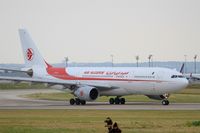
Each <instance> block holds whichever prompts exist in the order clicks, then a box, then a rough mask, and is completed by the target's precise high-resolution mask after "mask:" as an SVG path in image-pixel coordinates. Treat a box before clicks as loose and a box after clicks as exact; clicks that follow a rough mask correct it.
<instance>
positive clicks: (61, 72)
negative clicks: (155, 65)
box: [46, 66, 162, 82]
mask: <svg viewBox="0 0 200 133" xmlns="http://www.w3.org/2000/svg"><path fill="white" fill-rule="evenodd" d="M46 70H47V73H48V74H49V75H51V76H53V77H55V78H58V79H62V80H99V81H102V80H104V81H142V82H162V81H160V80H135V79H116V78H115V79H114V78H92V77H91V78H85V77H76V76H71V75H69V74H68V73H67V72H66V71H65V68H55V67H52V66H51V67H47V69H46Z"/></svg>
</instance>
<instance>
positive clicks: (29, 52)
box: [19, 29, 46, 67]
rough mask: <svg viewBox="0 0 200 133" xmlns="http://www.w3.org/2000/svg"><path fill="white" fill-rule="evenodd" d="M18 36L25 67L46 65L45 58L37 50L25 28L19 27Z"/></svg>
mask: <svg viewBox="0 0 200 133" xmlns="http://www.w3.org/2000/svg"><path fill="white" fill-rule="evenodd" d="M19 36H20V40H21V45H22V51H23V55H24V61H25V65H26V67H32V66H35V65H36V66H46V63H45V60H44V59H43V57H42V56H41V54H40V52H39V51H38V49H37V47H36V45H35V43H34V42H33V40H32V39H31V37H30V35H29V33H28V32H27V30H25V29H19Z"/></svg>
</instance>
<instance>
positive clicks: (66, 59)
mask: <svg viewBox="0 0 200 133" xmlns="http://www.w3.org/2000/svg"><path fill="white" fill-rule="evenodd" d="M68 61H69V58H68V57H65V67H68Z"/></svg>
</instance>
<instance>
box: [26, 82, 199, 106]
mask: <svg viewBox="0 0 200 133" xmlns="http://www.w3.org/2000/svg"><path fill="white" fill-rule="evenodd" d="M24 97H28V98H33V99H43V100H66V101H69V99H70V98H73V97H74V96H73V95H72V94H70V93H68V92H60V93H35V94H30V95H26V96H24ZM124 98H126V100H127V101H133V102H152V101H154V102H160V101H157V100H152V99H149V98H148V97H146V96H143V95H130V96H124ZM108 99H109V98H108V97H105V96H102V97H100V98H98V99H97V101H99V102H107V101H108ZM169 100H170V102H174V103H176V102H178V103H200V86H199V85H193V86H189V87H188V88H187V89H184V90H182V91H181V92H178V93H176V94H172V95H171V96H170V98H169Z"/></svg>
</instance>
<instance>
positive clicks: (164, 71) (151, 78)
mask: <svg viewBox="0 0 200 133" xmlns="http://www.w3.org/2000/svg"><path fill="white" fill-rule="evenodd" d="M19 36H20V41H21V45H22V51H23V55H24V61H25V68H22V69H21V70H16V69H6V68H1V70H6V71H17V72H23V73H26V74H27V75H29V77H9V76H0V80H10V81H15V82H21V81H25V82H31V83H46V84H48V85H49V86H53V85H62V86H63V87H64V88H67V89H69V90H71V93H72V94H73V95H74V97H75V98H72V99H70V101H69V103H70V105H85V104H86V101H95V100H96V99H97V98H98V97H100V96H112V97H115V98H110V99H109V104H125V102H126V100H125V98H123V96H126V95H133V94H135V95H145V96H147V97H149V98H150V99H155V100H162V102H161V103H162V105H169V101H168V97H169V94H171V93H174V92H177V91H179V90H182V89H184V88H185V87H187V85H188V80H187V79H186V78H185V77H184V76H183V75H182V73H180V72H178V71H176V70H174V69H168V68H160V67H152V68H149V67H66V68H60V67H54V66H52V65H50V64H48V63H47V62H46V61H45V60H44V59H43V57H42V56H41V54H40V52H39V51H38V49H37V47H36V45H35V43H34V41H33V40H32V38H31V37H30V35H29V33H28V31H27V30H26V29H19Z"/></svg>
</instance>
